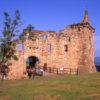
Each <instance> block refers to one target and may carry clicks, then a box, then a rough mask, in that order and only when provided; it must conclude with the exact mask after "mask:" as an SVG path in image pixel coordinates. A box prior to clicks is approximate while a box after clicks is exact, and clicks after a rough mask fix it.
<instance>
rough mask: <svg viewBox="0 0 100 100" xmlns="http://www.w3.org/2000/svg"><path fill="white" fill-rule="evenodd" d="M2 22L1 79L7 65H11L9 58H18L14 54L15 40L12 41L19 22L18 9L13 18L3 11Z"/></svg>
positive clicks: (0, 41) (0, 46)
mask: <svg viewBox="0 0 100 100" xmlns="http://www.w3.org/2000/svg"><path fill="white" fill-rule="evenodd" d="M3 24H4V28H3V32H2V35H3V38H2V39H0V70H1V71H0V72H1V74H2V80H3V79H4V76H7V73H8V69H9V66H10V65H11V59H14V60H18V57H17V56H16V55H15V52H16V51H15V46H16V42H14V41H15V36H16V34H17V33H18V26H19V24H20V13H19V11H18V10H16V11H15V16H14V18H11V17H10V15H9V14H8V13H7V12H4V23H3Z"/></svg>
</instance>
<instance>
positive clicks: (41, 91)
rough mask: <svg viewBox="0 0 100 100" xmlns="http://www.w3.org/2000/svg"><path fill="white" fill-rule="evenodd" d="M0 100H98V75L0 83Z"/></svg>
mask: <svg viewBox="0 0 100 100" xmlns="http://www.w3.org/2000/svg"><path fill="white" fill-rule="evenodd" d="M0 100H100V73H96V74H89V75H80V76H77V75H63V76H51V77H35V79H34V80H33V79H23V80H10V81H3V82H1V81H0Z"/></svg>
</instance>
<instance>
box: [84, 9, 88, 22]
mask: <svg viewBox="0 0 100 100" xmlns="http://www.w3.org/2000/svg"><path fill="white" fill-rule="evenodd" d="M82 22H83V23H89V17H88V11H87V10H85V14H84V17H83V21H82Z"/></svg>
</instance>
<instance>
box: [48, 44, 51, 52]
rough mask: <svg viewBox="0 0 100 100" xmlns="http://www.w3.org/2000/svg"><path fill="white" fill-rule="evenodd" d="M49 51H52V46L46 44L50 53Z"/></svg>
mask: <svg viewBox="0 0 100 100" xmlns="http://www.w3.org/2000/svg"><path fill="white" fill-rule="evenodd" d="M51 50H52V45H51V44H48V52H51Z"/></svg>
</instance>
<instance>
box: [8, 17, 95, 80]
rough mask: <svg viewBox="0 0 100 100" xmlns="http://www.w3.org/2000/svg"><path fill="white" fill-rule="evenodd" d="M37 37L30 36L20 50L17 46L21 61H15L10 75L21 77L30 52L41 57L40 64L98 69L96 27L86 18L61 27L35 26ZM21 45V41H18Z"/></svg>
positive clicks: (90, 71)
mask: <svg viewBox="0 0 100 100" xmlns="http://www.w3.org/2000/svg"><path fill="white" fill-rule="evenodd" d="M32 33H33V34H36V37H37V38H36V40H30V39H29V38H28V37H27V34H28V35H30V34H29V33H27V34H26V40H25V41H24V42H23V43H22V45H23V49H22V50H21V51H20V52H19V51H18V48H17V46H16V54H17V55H18V58H19V60H18V61H12V66H11V67H10V69H11V71H10V73H9V77H10V78H21V77H23V76H24V74H23V72H25V70H26V60H27V59H28V57H30V56H36V57H38V59H39V64H38V66H44V64H45V63H47V67H51V68H52V67H55V68H73V69H75V68H77V69H78V71H79V73H92V72H96V69H95V66H94V29H93V28H92V27H91V25H90V24H89V23H88V22H87V18H86V23H85V19H84V21H83V22H81V23H78V24H72V25H69V26H68V27H66V28H64V29H63V30H60V31H59V32H58V33H56V32H53V31H40V30H33V31H32ZM17 45H18V44H17Z"/></svg>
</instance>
